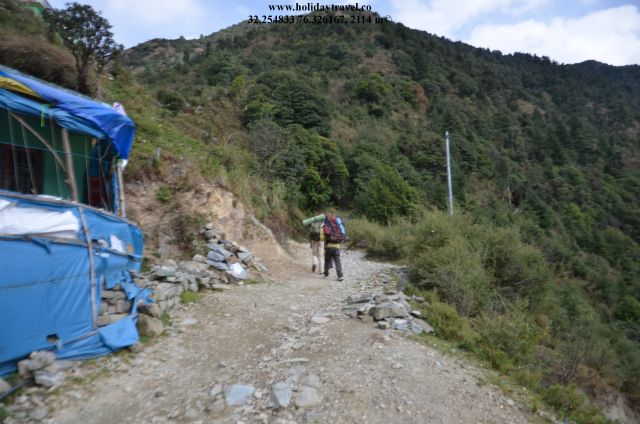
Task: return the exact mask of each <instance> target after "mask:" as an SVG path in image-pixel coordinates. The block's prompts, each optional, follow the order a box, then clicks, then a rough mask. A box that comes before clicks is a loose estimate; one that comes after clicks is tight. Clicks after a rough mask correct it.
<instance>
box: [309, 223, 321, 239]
mask: <svg viewBox="0 0 640 424" xmlns="http://www.w3.org/2000/svg"><path fill="white" fill-rule="evenodd" d="M321 230H322V221H318V222H314V223H312V224H311V228H310V230H309V240H313V241H320V231H321Z"/></svg>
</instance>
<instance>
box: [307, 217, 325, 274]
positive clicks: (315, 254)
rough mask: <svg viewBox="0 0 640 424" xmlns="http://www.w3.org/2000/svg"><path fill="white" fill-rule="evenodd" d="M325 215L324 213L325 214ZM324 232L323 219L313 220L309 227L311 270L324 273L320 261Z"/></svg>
mask: <svg viewBox="0 0 640 424" xmlns="http://www.w3.org/2000/svg"><path fill="white" fill-rule="evenodd" d="M323 216H324V215H323ZM321 232H322V220H319V221H316V222H312V223H311V228H310V229H309V247H310V248H311V272H316V268H317V269H318V273H319V274H322V262H321V261H320V258H321V257H322V256H320V238H321Z"/></svg>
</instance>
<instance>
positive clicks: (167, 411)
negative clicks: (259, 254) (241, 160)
mask: <svg viewBox="0 0 640 424" xmlns="http://www.w3.org/2000/svg"><path fill="white" fill-rule="evenodd" d="M299 250H300V251H301V252H302V251H304V249H302V248H301V247H299ZM305 253H306V252H305ZM343 261H344V269H345V275H346V279H345V281H342V282H338V281H335V277H330V278H326V279H325V278H323V277H322V276H319V275H318V274H311V273H310V270H309V269H307V264H306V262H308V258H307V256H306V254H305V255H304V256H302V255H298V259H297V260H292V261H291V263H290V266H289V275H288V277H286V278H281V279H279V280H278V281H277V282H271V283H265V284H255V285H247V286H233V287H232V288H231V289H230V290H227V291H224V292H210V293H205V294H204V295H203V297H202V299H201V300H200V301H199V302H198V303H196V304H193V305H188V306H184V307H181V308H179V309H177V310H174V311H173V312H172V321H173V324H172V326H171V327H170V328H169V329H168V331H167V333H168V334H167V335H165V336H163V337H161V338H159V339H157V340H155V341H154V342H152V343H151V344H149V345H147V346H146V347H145V349H144V350H143V351H142V352H141V353H138V354H135V355H133V354H120V355H112V356H109V357H106V358H102V359H101V360H99V361H98V362H97V363H96V364H95V365H93V366H89V367H88V368H91V367H93V369H96V368H99V369H102V370H103V371H102V373H99V375H97V376H94V377H95V378H94V379H93V381H91V382H87V381H85V382H84V383H83V382H79V381H78V379H76V381H75V382H74V381H73V380H74V379H68V380H69V381H68V382H67V383H65V386H64V387H63V388H62V389H61V390H60V392H59V395H58V397H57V399H56V400H55V403H54V405H53V409H54V411H53V412H52V414H51V416H50V417H49V418H48V419H47V420H46V421H48V422H51V423H60V424H62V423H64V424H67V423H97V424H101V423H234V424H237V423H305V422H327V423H385V424H386V423H525V422H529V421H531V420H533V419H534V417H532V416H529V415H527V414H526V413H523V412H522V411H521V410H520V409H519V408H518V407H517V406H516V405H515V403H513V402H512V401H511V400H508V399H506V398H505V397H504V396H503V395H501V394H499V393H498V391H497V390H496V389H495V388H494V387H492V386H490V385H481V384H479V383H478V380H477V378H476V376H478V375H480V373H481V371H480V370H477V369H476V368H475V367H473V366H471V365H468V364H464V363H463V362H462V361H461V360H460V359H455V358H452V357H450V356H447V355H444V354H442V353H440V352H439V351H437V350H435V349H433V348H430V347H426V346H424V345H421V344H419V343H417V342H416V341H414V340H410V339H409V338H407V337H405V336H403V335H402V334H401V333H398V332H395V331H390V330H387V331H384V330H378V329H376V328H374V325H373V324H364V323H362V322H360V321H359V320H356V319H350V318H348V317H346V316H344V315H343V314H342V312H341V307H342V306H343V305H344V304H345V299H346V298H347V296H349V295H355V294H362V293H380V292H382V290H384V285H385V281H387V280H388V277H387V276H386V275H387V274H388V273H389V272H390V270H391V268H392V267H391V266H390V265H387V264H380V263H375V262H370V261H366V260H364V259H363V258H362V255H361V254H360V253H357V252H350V253H348V254H346V255H343ZM104 370H106V371H104ZM275 383H283V384H281V385H280V386H279V387H280V388H284V390H283V393H284V394H283V396H284V400H286V398H287V394H288V392H287V390H288V389H291V390H292V398H291V402H290V404H289V405H288V406H287V407H282V408H276V407H275V406H274V401H273V400H272V398H271V387H272V385H273V384H275ZM235 384H239V385H246V386H252V387H253V388H254V389H255V391H254V392H253V394H252V395H250V396H249V397H248V400H247V401H246V403H244V404H242V405H237V406H230V405H229V404H228V400H229V399H230V397H229V396H231V395H232V393H227V401H225V392H226V391H227V390H229V389H230V388H231V386H232V385H235ZM247 390H250V389H247Z"/></svg>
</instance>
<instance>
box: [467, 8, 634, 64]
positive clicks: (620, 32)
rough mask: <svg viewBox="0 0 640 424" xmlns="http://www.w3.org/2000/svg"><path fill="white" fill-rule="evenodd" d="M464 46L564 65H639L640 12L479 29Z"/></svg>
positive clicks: (609, 11)
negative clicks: (531, 55) (546, 58)
mask: <svg viewBox="0 0 640 424" xmlns="http://www.w3.org/2000/svg"><path fill="white" fill-rule="evenodd" d="M465 41H466V42H468V43H470V44H472V45H474V46H480V47H488V48H490V49H494V50H500V51H502V52H503V53H514V52H526V53H534V54H537V55H541V56H549V57H550V58H551V59H553V60H557V61H559V62H563V63H576V62H582V61H584V60H589V59H595V60H598V61H601V62H605V63H609V64H612V65H628V64H637V63H640V11H639V10H638V8H637V7H636V6H632V5H626V6H620V7H615V8H610V9H605V10H600V11H597V12H592V13H590V14H588V15H585V16H582V17H579V18H571V19H567V18H560V17H557V18H553V19H551V20H550V21H549V22H540V21H535V20H527V21H523V22H519V23H516V24H506V25H493V24H487V25H479V26H477V27H475V28H473V29H472V30H471V32H470V36H469V38H468V39H466V40H465Z"/></svg>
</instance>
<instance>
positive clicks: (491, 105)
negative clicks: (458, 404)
mask: <svg viewBox="0 0 640 424" xmlns="http://www.w3.org/2000/svg"><path fill="white" fill-rule="evenodd" d="M6 1H7V0H3V2H6ZM9 3H10V2H7V4H9ZM0 12H1V13H0V19H4V21H2V20H0V22H5V23H7V25H6V26H5V28H6V31H7V32H6V33H4V35H3V33H2V32H0V36H4V37H9V36H11V37H16V38H20V37H31V38H29V39H33V37H36V35H34V34H36V33H39V34H40V35H39V36H40V37H41V39H40V40H41V42H43V43H44V42H45V41H46V37H45V35H46V34H45V32H44V31H45V29H44V28H43V27H38V26H37V25H36V26H34V27H33V28H34V29H33V30H32V33H28V34H22V33H20V31H18V30H10V28H11V26H10V25H9V23H11V22H14V23H15V18H14V17H15V16H17V15H15V14H14V15H11V16H13V17H12V18H11V19H13V21H12V20H10V19H9V18H8V17H7V16H9V15H6V16H4V17H3V13H5V12H4V11H2V10H0ZM34 25H35V24H34ZM18 27H20V28H23V27H24V26H23V25H22V24H20V25H18V24H16V25H15V28H18ZM49 38H50V39H52V40H53V42H54V43H55V37H49ZM12 45H16V46H17V45H19V43H17V42H14V43H13V44H12ZM5 46H8V44H5ZM14 50H15V51H14ZM14 50H12V51H13V53H11V52H9V53H3V51H7V49H6V48H5V49H4V50H3V48H2V47H0V54H4V56H0V58H1V60H2V61H3V64H7V65H9V66H14V67H18V68H21V69H23V70H25V71H26V72H33V71H32V70H31V68H29V67H28V66H27V65H25V63H27V64H28V63H29V62H28V61H25V60H24V58H25V57H32V56H33V55H31V56H28V55H24V56H23V58H22V59H21V58H20V57H19V56H16V55H17V54H20V53H19V52H18V53H16V52H17V51H18V50H16V49H14ZM61 54H62V53H61ZM7 58H8V59H7ZM7 60H10V62H6V61H7ZM121 60H122V64H120V65H118V66H115V67H113V69H111V71H110V77H109V79H106V78H103V79H102V80H101V82H102V84H101V87H100V89H101V91H100V92H101V93H102V94H101V95H102V97H104V98H106V99H109V100H115V99H117V100H119V101H121V102H122V103H123V104H124V105H125V107H126V108H127V111H128V112H129V113H130V114H131V115H132V117H133V118H134V120H135V121H136V122H137V124H138V132H137V136H136V141H135V144H134V149H133V155H132V160H131V163H130V167H129V169H128V178H130V179H132V180H133V179H144V178H156V179H161V178H163V172H162V169H163V167H166V166H173V167H174V168H183V169H184V170H185V172H186V173H198V174H200V175H202V176H204V177H206V178H209V179H211V180H212V181H216V182H217V183H218V184H221V185H224V186H226V187H228V188H230V189H231V190H232V191H234V193H236V194H237V195H238V196H240V197H241V198H242V199H243V200H245V201H247V202H248V203H249V204H251V205H252V207H253V208H254V210H255V212H256V214H257V216H258V217H259V218H261V219H262V220H263V221H265V222H266V223H268V224H269V226H270V227H271V228H272V229H273V230H274V231H275V232H276V234H278V235H279V236H280V237H282V238H283V239H284V238H286V237H296V236H297V237H303V236H304V229H303V228H301V224H300V218H302V217H304V216H308V214H311V213H315V212H317V211H319V210H322V208H324V207H327V206H331V205H334V206H337V207H339V208H340V209H341V210H342V211H343V216H345V217H346V218H349V223H350V224H348V226H349V228H350V229H351V230H350V237H351V239H352V240H353V241H361V240H364V239H366V241H367V243H368V248H369V251H370V253H371V254H372V255H376V256H379V257H384V258H389V259H398V260H400V261H404V262H405V263H407V264H408V265H409V267H410V269H411V275H412V288H411V290H415V291H416V293H418V292H419V293H421V294H422V295H424V296H425V297H427V298H428V299H429V300H430V302H431V303H430V305H431V306H430V307H429V308H426V309H425V311H424V313H425V314H426V316H427V317H428V318H429V320H430V322H433V323H434V326H435V327H436V330H437V331H438V332H439V334H440V335H441V336H443V337H445V338H448V339H450V340H453V341H454V342H455V343H457V344H458V345H459V346H460V347H461V348H463V349H465V350H466V351H469V352H472V353H474V354H476V355H477V356H478V357H479V358H481V359H483V360H486V361H487V362H488V363H489V364H490V365H492V366H493V367H495V368H497V369H499V370H501V371H503V372H504V373H506V374H509V375H511V376H513V377H514V378H515V380H516V381H517V382H518V383H520V384H524V385H527V386H528V387H531V388H533V389H534V391H535V392H536V393H538V394H539V395H540V398H541V400H543V401H544V402H546V403H548V404H551V405H552V406H554V407H555V408H556V409H557V410H558V411H560V412H561V413H562V414H563V415H564V416H566V417H568V418H570V419H574V420H576V421H578V422H601V421H603V420H604V418H603V417H602V416H600V415H598V414H596V413H595V412H594V411H593V410H592V409H590V408H591V407H590V406H589V402H587V401H586V400H585V399H586V398H585V395H586V396H588V397H589V398H590V399H593V400H596V401H597V402H598V403H599V404H600V406H602V407H605V406H606V404H607V402H609V401H611V400H612V399H614V397H615V396H616V394H618V393H622V394H623V395H624V396H625V399H626V401H627V404H628V405H629V406H632V407H633V406H635V408H636V409H637V408H638V405H640V389H639V388H640V142H639V136H640V67H638V66H626V67H613V66H609V65H605V64H602V63H597V62H584V63H581V64H575V65H559V64H557V63H554V62H552V61H550V60H549V59H548V58H544V57H543V58H539V57H534V56H530V55H526V54H516V55H502V54H500V53H499V52H491V51H488V50H486V49H478V48H474V47H471V46H468V45H465V44H463V43H454V42H451V41H449V40H446V39H444V38H441V37H436V36H433V35H430V34H428V33H425V32H421V31H416V30H411V29H408V28H406V27H404V26H403V25H401V24H397V23H392V22H388V23H384V24H376V23H364V24H342V25H337V24H336V25H329V24H326V25H325V24H322V25H318V24H269V25H256V24H253V25H250V24H247V23H243V24H238V25H235V26H233V27H230V28H228V29H226V30H223V31H220V32H218V33H216V34H212V35H210V36H203V37H201V38H200V39H196V40H185V39H178V40H158V39H156V40H151V41H148V42H146V43H143V44H141V45H138V46H136V47H134V48H132V49H129V50H127V51H125V52H124V54H123V57H122V59H121ZM23 65H24V66H23ZM56 69H57V68H56ZM36 75H37V76H40V77H42V78H47V75H42V74H40V75H39V74H37V73H36ZM60 75H66V74H64V73H62V74H60ZM53 80H54V81H55V82H58V83H62V84H65V80H64V78H62V77H60V78H58V80H56V79H55V78H53ZM445 130H449V131H450V132H451V134H452V139H451V143H452V153H453V182H454V187H453V191H454V195H455V200H456V204H455V210H456V216H455V218H454V219H449V217H447V216H446V214H445V213H443V212H442V211H444V210H446V166H445V157H444V140H443V137H444V132H445ZM186 184H189V178H188V177H187V176H185V178H184V179H182V180H178V181H173V182H167V184H166V185H164V186H163V187H162V190H163V191H162V193H160V192H159V193H157V197H158V198H162V199H165V200H166V201H170V198H171V193H173V192H176V191H180V190H184V189H185V185H186ZM185 222H186V223H187V224H188V222H190V221H189V220H186V221H185ZM187 224H185V227H184V228H182V229H181V230H184V231H188V228H187V227H188V225H187ZM194 230H195V227H194ZM612 396H614V397H612Z"/></svg>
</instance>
